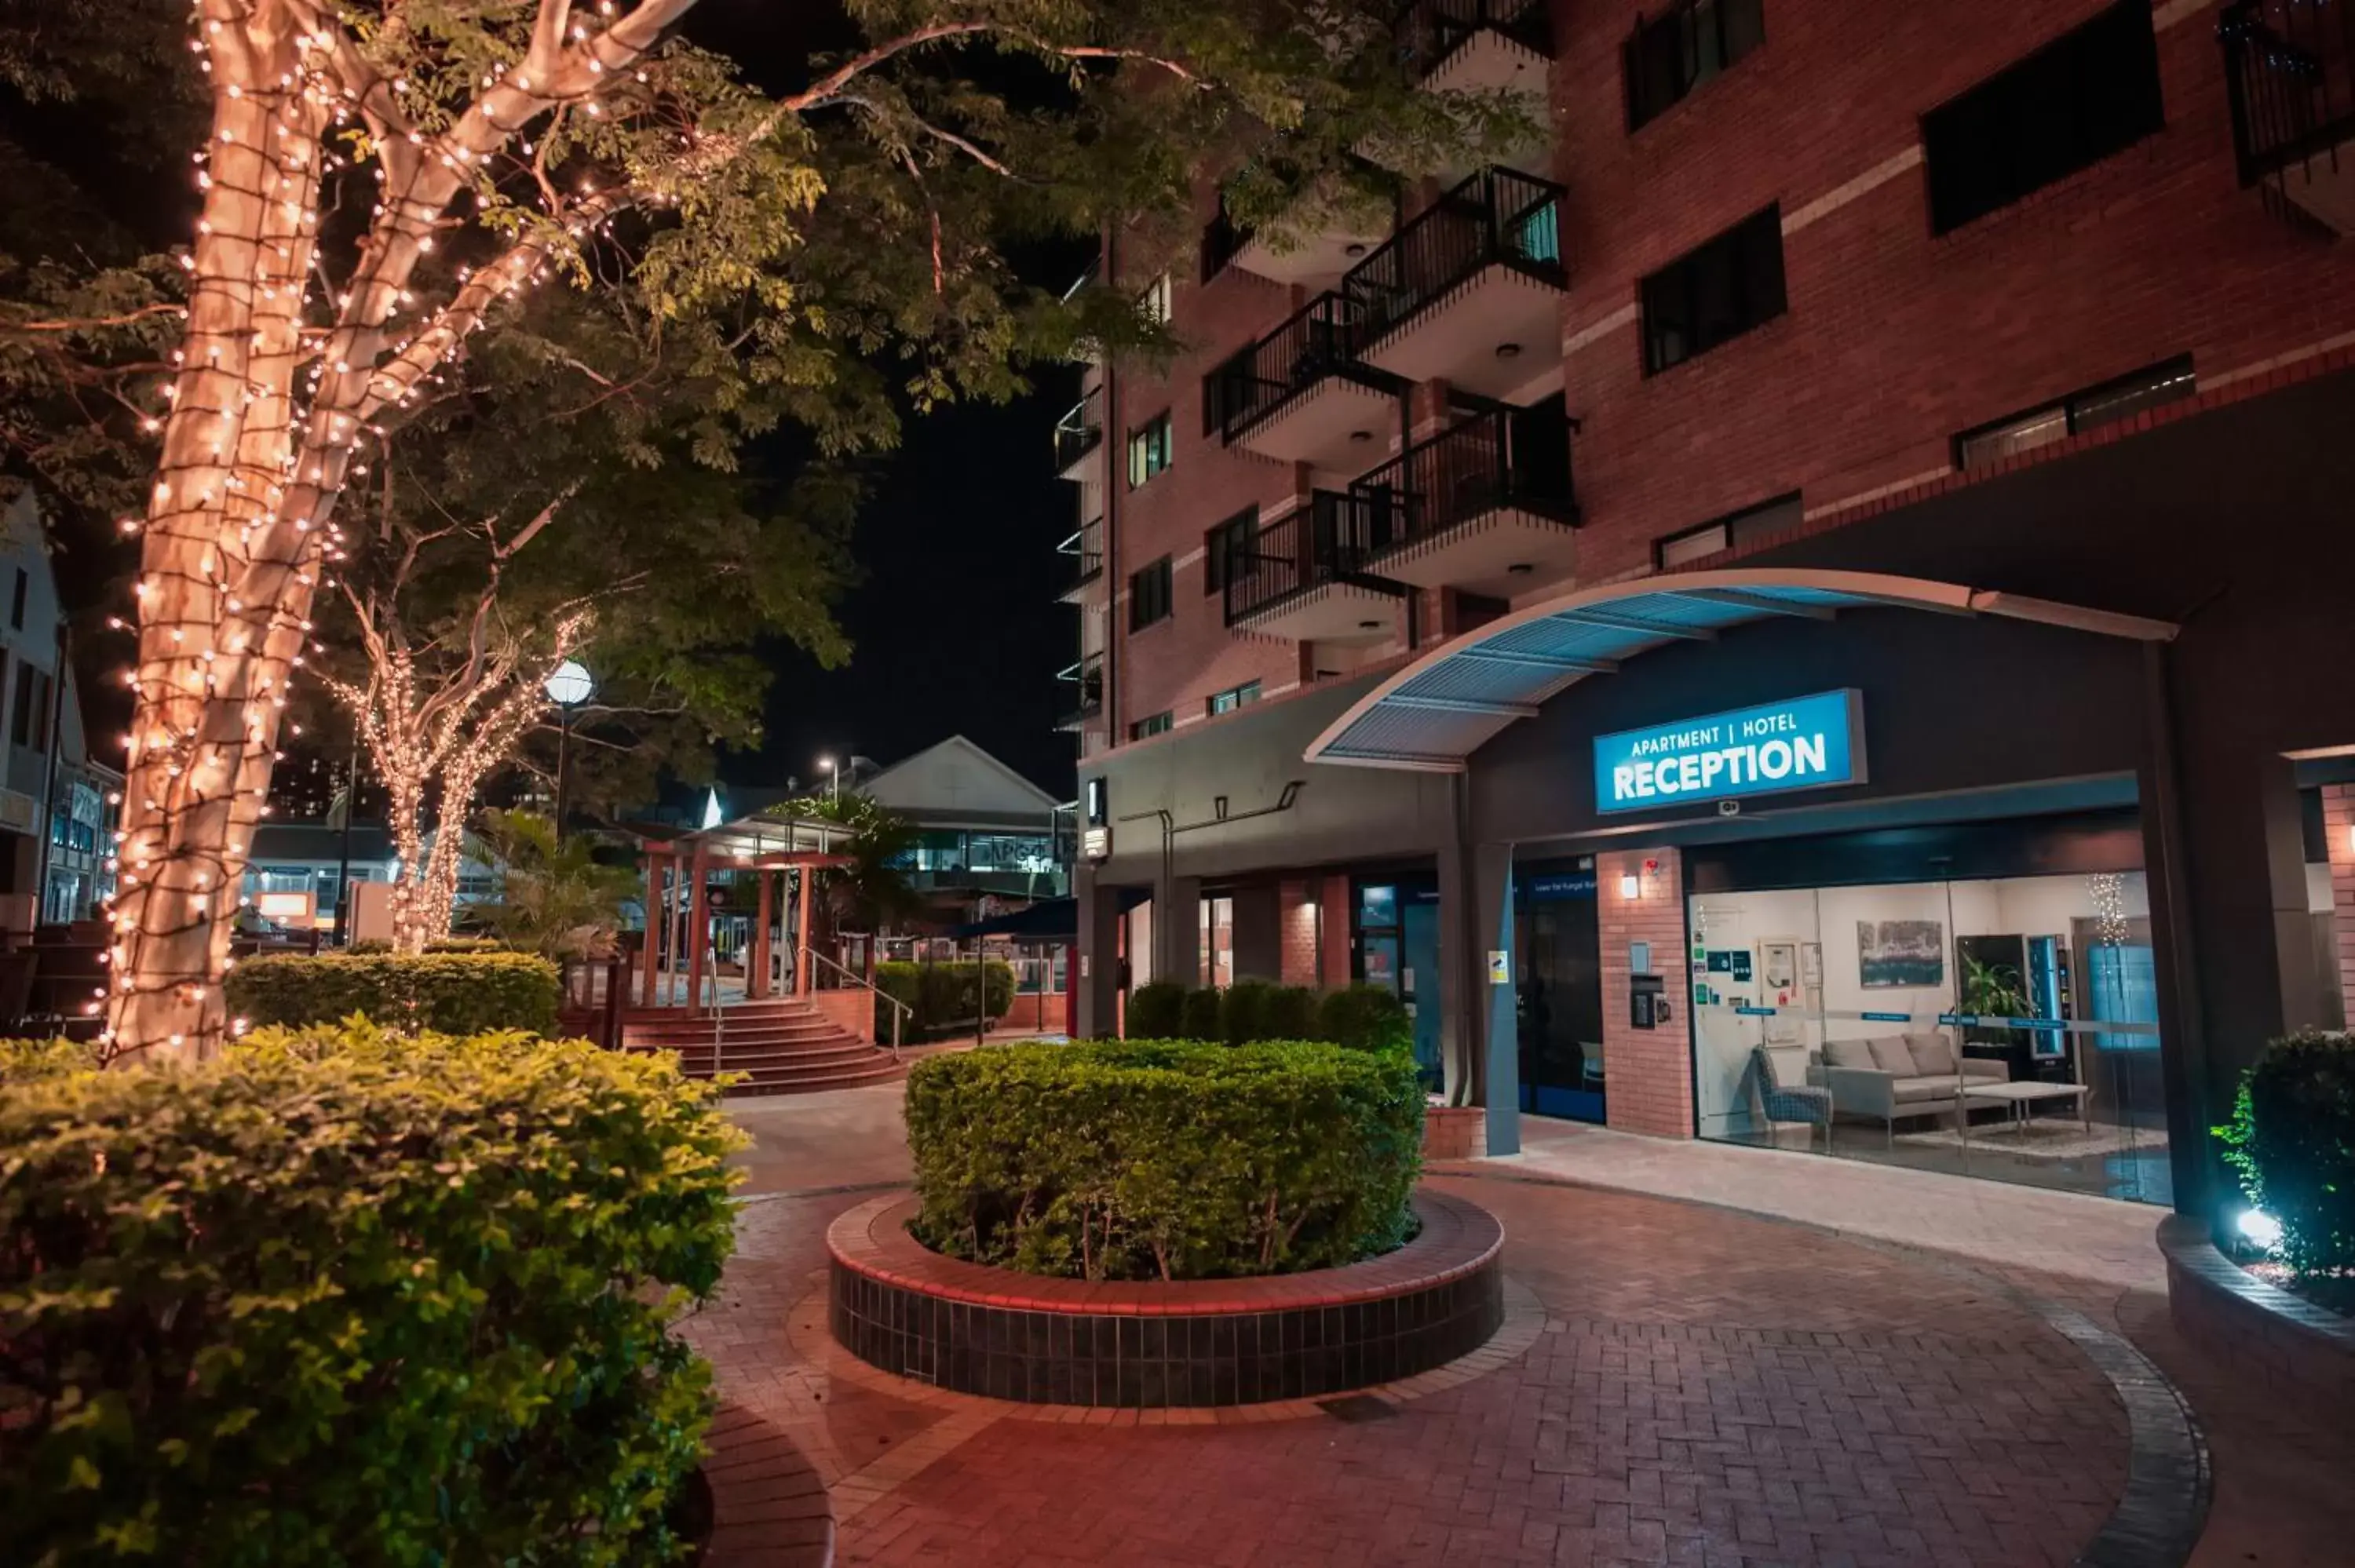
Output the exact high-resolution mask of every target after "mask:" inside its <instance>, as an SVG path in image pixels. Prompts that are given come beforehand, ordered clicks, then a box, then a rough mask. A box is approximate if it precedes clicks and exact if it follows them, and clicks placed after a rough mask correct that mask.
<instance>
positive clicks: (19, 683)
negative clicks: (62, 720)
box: [8, 664, 37, 746]
mask: <svg viewBox="0 0 2355 1568" xmlns="http://www.w3.org/2000/svg"><path fill="white" fill-rule="evenodd" d="M36 673H37V672H36V671H35V670H34V668H33V667H32V666H31V665H30V664H19V665H17V666H16V717H15V718H14V719H13V720H11V721H10V723H9V726H8V738H9V739H10V740H12V741H14V742H16V744H17V745H18V746H30V745H32V744H33V676H34V675H35V674H36Z"/></svg>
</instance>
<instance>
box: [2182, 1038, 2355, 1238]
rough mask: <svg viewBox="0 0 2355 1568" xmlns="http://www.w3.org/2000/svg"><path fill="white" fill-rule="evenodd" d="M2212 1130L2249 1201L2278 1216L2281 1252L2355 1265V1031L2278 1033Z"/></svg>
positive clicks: (2244, 1075)
mask: <svg viewBox="0 0 2355 1568" xmlns="http://www.w3.org/2000/svg"><path fill="white" fill-rule="evenodd" d="M2211 1130H2212V1131H2213V1132H2214V1134H2215V1136H2216V1138H2217V1139H2219V1140H2220V1141H2222V1144H2223V1145H2224V1162H2225V1163H2226V1164H2227V1165H2229V1166H2231V1167H2232V1170H2233V1171H2234V1172H2235V1173H2236V1174H2237V1175H2238V1176H2239V1177H2240V1179H2241V1190H2242V1192H2243V1193H2245V1194H2246V1195H2247V1197H2248V1200H2249V1202H2250V1203H2251V1204H2252V1205H2254V1207H2256V1208H2259V1209H2262V1210H2264V1212H2265V1213H2268V1214H2271V1215H2272V1216H2273V1217H2274V1218H2275V1219H2276V1220H2278V1221H2280V1222H2281V1227H2282V1256H2283V1259H2284V1261H2286V1262H2287V1263H2288V1264H2289V1266H2291V1267H2292V1268H2294V1269H2296V1270H2297V1271H2298V1272H2299V1273H2301V1274H2309V1275H2312V1274H2325V1273H2329V1272H2331V1271H2334V1270H2342V1269H2355V1035H2349V1034H2326V1033H2313V1032H2308V1033H2300V1034H2293V1035H2291V1036H2289V1037H2288V1038H2287V1039H2284V1040H2276V1041H2275V1042H2274V1043H2273V1044H2271V1045H2269V1046H2267V1047H2266V1048H2265V1054H2264V1055H2263V1056H2262V1057H2260V1058H2259V1059H2258V1061H2257V1063H2256V1065H2254V1066H2253V1067H2251V1068H2250V1069H2249V1070H2248V1071H2247V1072H2246V1073H2244V1074H2243V1075H2242V1076H2241V1086H2240V1091H2239V1093H2238V1094H2237V1095H2236V1096H2235V1097H2234V1098H2233V1104H2232V1120H2231V1121H2230V1122H2229V1123H2227V1124H2225V1125H2224V1126H2222V1127H2219V1128H2213V1129H2211Z"/></svg>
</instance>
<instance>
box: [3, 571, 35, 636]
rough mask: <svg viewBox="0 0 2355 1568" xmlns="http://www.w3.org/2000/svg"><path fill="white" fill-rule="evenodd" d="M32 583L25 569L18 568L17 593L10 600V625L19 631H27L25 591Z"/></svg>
mask: <svg viewBox="0 0 2355 1568" xmlns="http://www.w3.org/2000/svg"><path fill="white" fill-rule="evenodd" d="M31 582H32V579H31V578H30V577H27V576H26V575H25V568H24V567H17V568H16V593H15V595H14V596H13V597H12V598H10V599H9V600H8V624H9V625H11V626H13V627H15V628H16V630H19V631H22V630H25V589H26V588H27V587H28V586H29V585H30V584H31Z"/></svg>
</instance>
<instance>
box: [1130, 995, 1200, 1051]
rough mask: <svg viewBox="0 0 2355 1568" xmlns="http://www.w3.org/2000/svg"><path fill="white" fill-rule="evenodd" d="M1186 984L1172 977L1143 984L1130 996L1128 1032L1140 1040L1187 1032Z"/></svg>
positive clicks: (1176, 1035) (1169, 1038) (1177, 1035)
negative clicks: (1183, 984)
mask: <svg viewBox="0 0 2355 1568" xmlns="http://www.w3.org/2000/svg"><path fill="white" fill-rule="evenodd" d="M1185 1013H1186V988H1185V987H1184V986H1182V985H1177V984H1175V983H1173V982H1171V981H1169V980H1154V981H1152V982H1151V983H1150V984H1146V985H1141V986H1138V987H1137V988H1136V990H1135V991H1134V992H1133V993H1131V994H1130V996H1129V999H1128V1020H1127V1022H1128V1033H1130V1034H1131V1035H1133V1036H1135V1038H1137V1039H1139V1040H1175V1039H1177V1038H1178V1037H1179V1036H1180V1035H1182V1034H1184V1033H1186V1017H1185Z"/></svg>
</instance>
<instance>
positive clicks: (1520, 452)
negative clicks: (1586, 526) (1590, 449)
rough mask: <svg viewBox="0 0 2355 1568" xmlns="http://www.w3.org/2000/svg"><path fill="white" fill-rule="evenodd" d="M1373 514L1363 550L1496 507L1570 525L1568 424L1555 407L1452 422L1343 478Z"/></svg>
mask: <svg viewBox="0 0 2355 1568" xmlns="http://www.w3.org/2000/svg"><path fill="white" fill-rule="evenodd" d="M1349 494H1350V496H1351V497H1352V498H1353V499H1354V500H1356V501H1357V502H1358V503H1360V504H1361V505H1364V506H1366V507H1369V508H1371V509H1372V510H1373V511H1374V513H1375V514H1376V515H1375V516H1374V517H1373V518H1372V519H1371V520H1369V522H1368V524H1366V525H1365V526H1366V535H1365V536H1366V537H1367V539H1368V540H1369V544H1371V543H1372V542H1373V541H1377V540H1378V541H1380V543H1379V544H1375V545H1373V546H1372V548H1371V549H1370V550H1369V555H1371V556H1376V557H1379V556H1380V555H1381V554H1382V553H1383V552H1384V551H1387V550H1391V549H1395V548H1396V547H1398V546H1402V545H1408V544H1412V543H1413V542H1415V541H1417V540H1420V539H1426V538H1429V537H1431V536H1432V535H1435V534H1444V533H1445V532H1446V531H1447V530H1448V529H1450V528H1453V527H1455V526H1456V525H1457V524H1461V523H1465V522H1468V521H1470V520H1471V519H1472V518H1474V517H1476V516H1478V515H1479V514H1481V513H1483V512H1486V511H1487V510H1489V509H1490V508H1492V507H1497V506H1514V507H1518V508H1519V509H1521V510H1523V511H1526V512H1531V513H1534V514H1538V515H1539V516H1542V517H1550V518H1552V519H1554V520H1555V521H1556V522H1560V523H1576V522H1577V521H1578V505H1577V502H1576V500H1575V499H1574V496H1573V493H1572V488H1571V475H1570V430H1569V427H1568V424H1567V423H1566V422H1565V421H1564V420H1563V418H1562V416H1561V414H1560V413H1559V412H1558V411H1556V410H1554V409H1551V408H1546V407H1543V406H1540V407H1538V408H1501V407H1500V408H1494V409H1491V410H1489V411H1488V412H1487V413H1482V414H1474V415H1472V416H1470V417H1469V418H1464V419H1461V420H1458V421H1457V422H1456V423H1455V424H1454V425H1451V426H1449V427H1448V428H1447V429H1444V430H1442V431H1441V432H1440V433H1439V434H1437V435H1435V436H1433V437H1431V438H1430V439H1429V440H1423V441H1418V442H1417V443H1415V444H1414V445H1413V446H1411V447H1409V448H1407V450H1404V451H1402V452H1401V453H1400V454H1399V455H1398V456H1397V457H1395V458H1392V459H1391V461H1389V462H1386V463H1384V464H1383V465H1382V466H1381V467H1380V468H1377V469H1372V470H1369V471H1367V472H1365V473H1363V474H1360V475H1359V477H1358V478H1357V479H1355V480H1352V481H1351V482H1350V483H1349Z"/></svg>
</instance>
